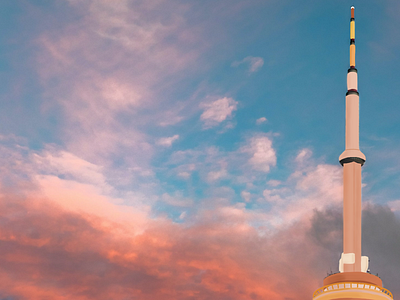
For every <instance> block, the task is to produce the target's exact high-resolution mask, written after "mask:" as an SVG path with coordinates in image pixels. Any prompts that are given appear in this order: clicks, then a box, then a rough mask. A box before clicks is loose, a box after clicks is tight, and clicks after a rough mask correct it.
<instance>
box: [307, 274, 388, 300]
mask: <svg viewBox="0 0 400 300" xmlns="http://www.w3.org/2000/svg"><path fill="white" fill-rule="evenodd" d="M353 299H354V300H393V295H392V293H391V292H390V291H389V290H387V289H384V288H383V287H382V280H381V279H380V278H379V277H377V276H375V275H372V274H369V273H363V272H344V273H336V274H333V275H330V276H328V277H326V278H325V279H324V286H323V287H322V288H319V289H317V290H316V291H315V292H314V294H313V300H353Z"/></svg>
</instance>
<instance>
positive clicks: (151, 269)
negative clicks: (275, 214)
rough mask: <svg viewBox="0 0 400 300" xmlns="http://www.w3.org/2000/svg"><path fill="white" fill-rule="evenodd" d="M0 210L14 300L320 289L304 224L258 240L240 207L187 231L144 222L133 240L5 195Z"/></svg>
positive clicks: (119, 230) (206, 217) (87, 217)
mask: <svg viewBox="0 0 400 300" xmlns="http://www.w3.org/2000/svg"><path fill="white" fill-rule="evenodd" d="M68 197H73V195H68ZM0 208H1V211H2V212H3V217H1V223H0V229H1V242H2V247H0V254H1V255H0V261H1V264H2V266H3V267H2V270H1V271H0V278H2V279H3V280H2V281H1V282H0V288H1V290H2V292H3V293H6V294H8V295H10V296H16V297H20V298H21V299H32V300H36V299H43V297H51V298H52V299H55V300H58V299H71V298H74V299H82V300H86V299H94V298H95V299H110V298H115V299H124V298H125V297H135V298H139V299H171V298H174V299H178V300H179V299H188V298H190V297H195V298H196V299H209V298H210V297H212V298H221V297H224V298H230V299H235V300H236V299H249V298H253V299H258V298H259V299H264V298H268V299H284V298H285V297H286V298H293V297H298V296H299V295H300V296H302V297H308V296H309V295H311V293H312V286H313V284H314V283H317V282H318V280H316V279H315V278H314V275H312V269H311V271H310V265H311V263H312V258H313V253H314V252H313V249H312V247H311V245H309V244H308V243H305V242H304V239H303V238H305V239H307V237H306V235H305V233H306V231H307V228H306V227H305V226H304V225H302V224H297V225H296V226H293V227H290V228H288V229H286V230H285V231H281V232H279V234H278V233H277V234H273V235H270V236H268V237H260V236H259V235H258V234H257V231H256V230H254V228H252V227H251V226H249V224H248V223H247V220H248V218H249V215H248V214H247V213H246V211H245V210H244V209H243V208H240V207H221V208H219V209H217V210H216V211H214V212H212V211H204V212H203V213H202V214H200V215H198V216H197V217H196V219H195V223H194V224H192V225H191V226H185V225H179V224H173V223H172V222H171V221H167V220H162V219H156V220H152V221H151V220H148V226H147V227H146V230H144V231H143V232H142V233H140V234H137V235H132V234H129V232H130V230H129V229H128V228H127V227H126V225H124V224H121V223H119V222H113V223H112V224H111V225H110V224H109V222H104V221H105V219H104V218H102V217H98V216H95V215H93V214H89V213H82V212H81V213H78V212H72V211H70V210H65V209H63V208H62V206H60V205H58V204H54V202H53V201H48V200H45V199H43V198H36V197H30V196H28V197H27V198H25V199H22V198H18V197H15V196H12V195H6V196H5V197H2V198H1V201H0ZM294 236H297V237H298V238H296V239H293V237H294ZM300 237H302V238H300ZM294 249H296V251H300V252H301V253H304V257H303V258H302V260H300V261H299V260H296V258H295V257H296V255H294V252H293V251H294ZM304 269H307V270H309V271H308V272H307V273H308V275H306V276H305V275H304V272H303V270H304ZM12 281H13V284H10V283H11V282H12ZM306 283H308V284H306ZM315 286H318V285H317V284H316V285H315ZM22 287H24V288H22ZM283 287H285V289H282V288H283Z"/></svg>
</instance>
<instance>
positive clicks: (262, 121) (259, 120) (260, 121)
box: [256, 117, 267, 125]
mask: <svg viewBox="0 0 400 300" xmlns="http://www.w3.org/2000/svg"><path fill="white" fill-rule="evenodd" d="M265 122H267V118H265V117H262V118H259V119H257V120H256V124H257V125H260V124H262V123H265Z"/></svg>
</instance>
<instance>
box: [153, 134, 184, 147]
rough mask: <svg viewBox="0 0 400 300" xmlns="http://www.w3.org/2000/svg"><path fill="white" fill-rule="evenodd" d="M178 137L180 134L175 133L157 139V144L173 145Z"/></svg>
mask: <svg viewBox="0 0 400 300" xmlns="http://www.w3.org/2000/svg"><path fill="white" fill-rule="evenodd" d="M177 139H179V135H178V134H175V135H174V136H171V137H165V138H161V139H159V140H158V141H157V144H158V145H161V146H164V147H171V146H172V143H173V142H175V141H176V140H177Z"/></svg>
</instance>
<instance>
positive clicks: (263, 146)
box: [243, 136, 276, 172]
mask: <svg viewBox="0 0 400 300" xmlns="http://www.w3.org/2000/svg"><path fill="white" fill-rule="evenodd" d="M243 151H245V152H248V153H250V154H251V158H250V159H249V163H250V165H251V166H252V167H253V169H255V170H258V171H262V172H269V170H270V168H271V167H273V166H275V165H276V153H275V150H274V148H273V147H272V140H271V139H270V138H269V137H267V136H256V137H253V138H252V139H251V140H250V145H249V146H246V147H245V148H243Z"/></svg>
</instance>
